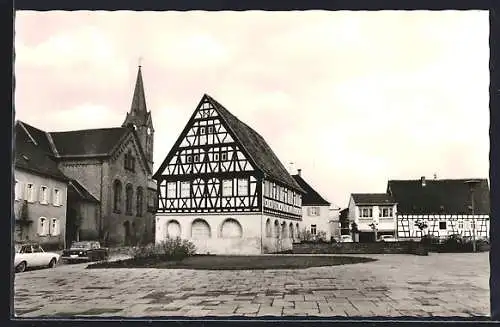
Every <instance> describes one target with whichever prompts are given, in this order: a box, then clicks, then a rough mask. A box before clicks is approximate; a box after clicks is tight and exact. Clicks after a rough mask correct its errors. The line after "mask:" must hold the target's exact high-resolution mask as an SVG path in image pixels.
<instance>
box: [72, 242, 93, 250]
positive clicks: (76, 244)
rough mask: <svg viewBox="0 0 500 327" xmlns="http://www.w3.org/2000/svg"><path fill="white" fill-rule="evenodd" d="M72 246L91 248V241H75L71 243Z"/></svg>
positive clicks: (74, 247) (75, 247)
mask: <svg viewBox="0 0 500 327" xmlns="http://www.w3.org/2000/svg"><path fill="white" fill-rule="evenodd" d="M71 248H73V249H88V248H90V243H89V242H75V243H73V244H71Z"/></svg>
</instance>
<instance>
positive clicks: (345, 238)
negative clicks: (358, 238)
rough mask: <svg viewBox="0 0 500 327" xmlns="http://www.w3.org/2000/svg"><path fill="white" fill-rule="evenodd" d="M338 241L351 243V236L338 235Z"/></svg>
mask: <svg viewBox="0 0 500 327" xmlns="http://www.w3.org/2000/svg"><path fill="white" fill-rule="evenodd" d="M339 242H340V243H352V242H353V240H352V237H351V235H340V241H339Z"/></svg>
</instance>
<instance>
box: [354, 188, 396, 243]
mask: <svg viewBox="0 0 500 327" xmlns="http://www.w3.org/2000/svg"><path fill="white" fill-rule="evenodd" d="M396 214H397V205H396V201H395V200H394V199H393V198H392V197H391V196H390V195H388V194H386V193H355V194H351V197H350V199H349V211H348V217H349V224H351V223H352V222H355V223H356V225H357V226H358V231H359V241H360V242H373V241H375V234H377V238H378V236H380V235H395V233H396ZM372 224H373V225H372ZM374 228H375V229H374Z"/></svg>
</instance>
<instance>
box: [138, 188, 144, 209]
mask: <svg viewBox="0 0 500 327" xmlns="http://www.w3.org/2000/svg"><path fill="white" fill-rule="evenodd" d="M143 202H144V198H143V194H142V187H140V186H139V187H138V188H137V202H136V211H137V217H141V216H142V211H143V210H142V204H143Z"/></svg>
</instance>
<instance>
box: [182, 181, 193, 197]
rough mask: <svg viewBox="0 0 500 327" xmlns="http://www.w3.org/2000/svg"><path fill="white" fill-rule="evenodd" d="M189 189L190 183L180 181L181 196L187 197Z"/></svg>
mask: <svg viewBox="0 0 500 327" xmlns="http://www.w3.org/2000/svg"><path fill="white" fill-rule="evenodd" d="M190 191H191V183H189V182H182V183H181V198H189V196H190V193H191V192H190Z"/></svg>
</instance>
